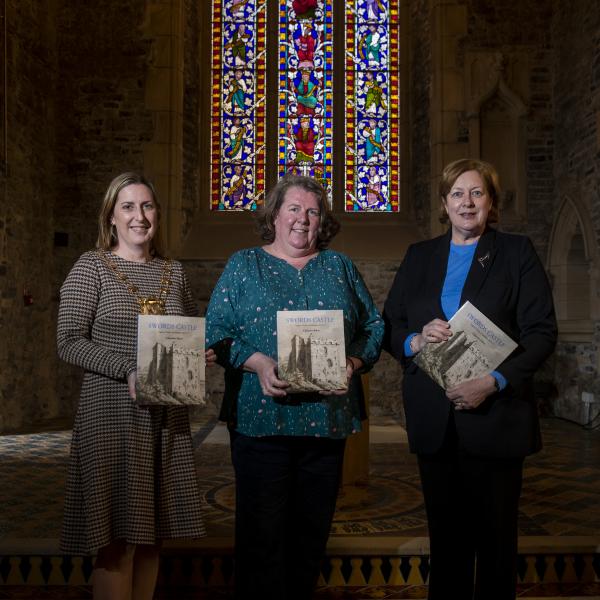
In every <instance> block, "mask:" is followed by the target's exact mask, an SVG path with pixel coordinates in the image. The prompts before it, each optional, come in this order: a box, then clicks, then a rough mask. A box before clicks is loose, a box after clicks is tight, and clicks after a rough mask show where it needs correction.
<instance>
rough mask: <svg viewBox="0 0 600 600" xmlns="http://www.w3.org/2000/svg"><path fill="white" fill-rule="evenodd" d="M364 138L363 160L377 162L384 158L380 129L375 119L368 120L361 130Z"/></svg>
mask: <svg viewBox="0 0 600 600" xmlns="http://www.w3.org/2000/svg"><path fill="white" fill-rule="evenodd" d="M363 137H364V138H365V160H366V161H367V162H379V160H380V158H383V159H384V158H385V148H384V146H383V144H382V142H381V127H380V126H379V123H378V122H377V119H369V123H368V124H367V125H366V126H365V127H364V129H363Z"/></svg>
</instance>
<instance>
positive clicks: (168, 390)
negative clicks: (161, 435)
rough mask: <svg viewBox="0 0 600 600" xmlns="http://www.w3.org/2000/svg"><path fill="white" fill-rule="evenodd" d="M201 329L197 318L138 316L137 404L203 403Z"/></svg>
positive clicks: (203, 375) (178, 404)
mask: <svg viewBox="0 0 600 600" xmlns="http://www.w3.org/2000/svg"><path fill="white" fill-rule="evenodd" d="M204 328H205V321H204V319H203V318H200V317H178V316H173V315H139V316H138V335H137V380H136V395H137V403H138V404H144V405H148V404H161V405H169V406H182V405H204V404H205V403H206V399H205V363H204Z"/></svg>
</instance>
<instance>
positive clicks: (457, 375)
mask: <svg viewBox="0 0 600 600" xmlns="http://www.w3.org/2000/svg"><path fill="white" fill-rule="evenodd" d="M448 323H449V324H450V330H451V331H452V335H451V336H450V338H449V339H448V340H446V341H445V342H438V343H428V344H426V345H425V347H424V348H423V350H421V352H419V354H417V355H416V356H415V359H414V361H415V363H416V364H417V365H419V367H420V368H421V369H423V371H425V372H426V373H427V374H428V375H429V376H430V377H431V378H432V379H433V380H434V381H435V382H436V383H437V384H438V385H440V386H441V387H443V388H444V389H448V388H451V387H453V386H455V385H458V384H459V383H462V382H463V381H469V380H470V379H476V378H477V377H481V376H482V375H486V374H487V373H489V372H490V371H493V370H494V369H496V367H498V365H500V363H501V362H502V361H503V360H504V359H505V358H506V357H507V356H508V355H509V354H510V353H511V352H512V351H513V350H514V349H515V348H516V347H517V344H516V342H515V341H514V340H512V339H511V338H510V337H509V336H508V335H506V334H505V333H504V332H503V331H502V330H501V329H500V328H499V327H497V326H496V325H495V324H494V323H493V322H492V321H491V320H490V319H488V318H487V317H486V316H485V315H484V314H483V313H482V312H481V311H479V310H478V309H477V308H475V307H474V306H473V305H472V304H471V303H470V302H465V303H464V304H463V305H462V306H461V307H460V308H459V309H458V311H457V312H456V314H455V315H454V316H453V317H452V318H451V319H450V321H448Z"/></svg>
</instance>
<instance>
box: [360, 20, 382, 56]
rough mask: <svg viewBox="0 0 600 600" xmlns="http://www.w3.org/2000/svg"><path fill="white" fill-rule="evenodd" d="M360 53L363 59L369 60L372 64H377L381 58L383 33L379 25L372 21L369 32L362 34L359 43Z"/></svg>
mask: <svg viewBox="0 0 600 600" xmlns="http://www.w3.org/2000/svg"><path fill="white" fill-rule="evenodd" d="M358 48H359V53H360V57H361V58H362V59H363V60H366V61H368V63H369V65H370V66H377V65H379V62H380V60H381V55H380V50H381V34H380V33H379V31H378V28H377V25H375V23H371V24H370V25H369V27H368V30H367V32H366V33H365V34H364V35H363V36H362V38H361V40H360V43H359V47H358Z"/></svg>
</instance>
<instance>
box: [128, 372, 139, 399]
mask: <svg viewBox="0 0 600 600" xmlns="http://www.w3.org/2000/svg"><path fill="white" fill-rule="evenodd" d="M136 374H137V371H131V373H129V375H127V389H128V390H129V396H130V398H133V400H135V377H136Z"/></svg>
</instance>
